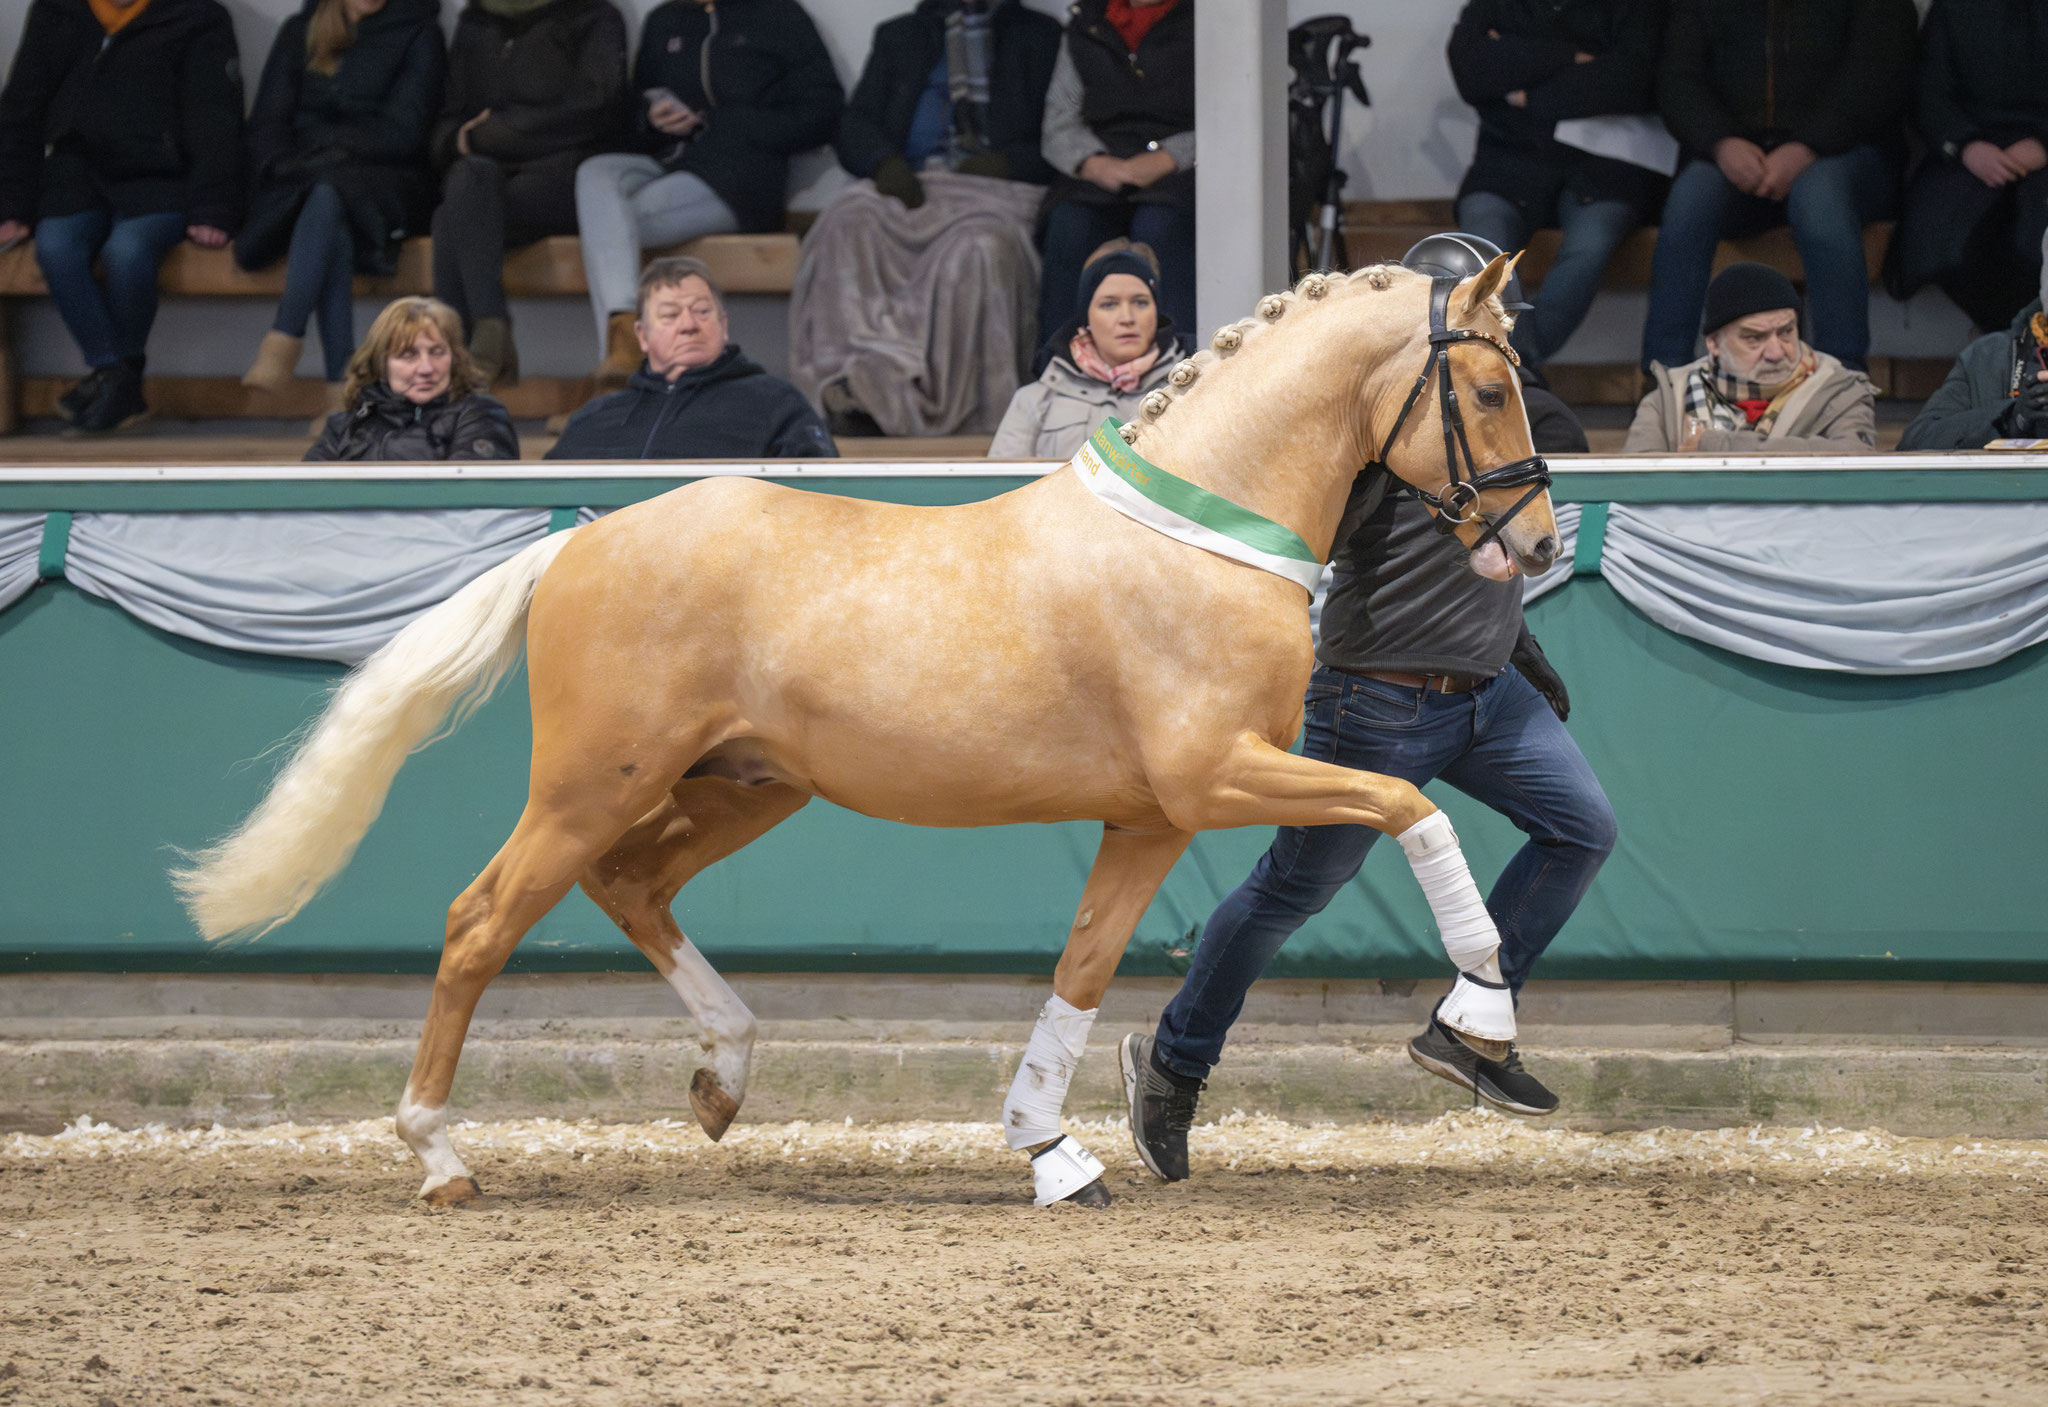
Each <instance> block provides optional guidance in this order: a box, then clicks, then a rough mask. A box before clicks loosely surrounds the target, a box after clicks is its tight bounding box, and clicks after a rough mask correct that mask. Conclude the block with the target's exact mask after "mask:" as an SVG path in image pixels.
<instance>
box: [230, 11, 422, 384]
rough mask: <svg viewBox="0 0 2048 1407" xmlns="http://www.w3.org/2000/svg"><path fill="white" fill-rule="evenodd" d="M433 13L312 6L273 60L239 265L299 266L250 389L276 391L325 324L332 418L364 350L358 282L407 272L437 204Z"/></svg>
mask: <svg viewBox="0 0 2048 1407" xmlns="http://www.w3.org/2000/svg"><path fill="white" fill-rule="evenodd" d="M439 14H440V6H439V4H438V0H306V4H305V7H304V8H303V9H302V10H301V11H300V12H299V13H298V14H296V15H293V16H292V17H291V18H290V19H287V20H286V21H285V22H284V24H283V25H282V26H280V27H279V29H278V31H277V39H276V41H275V42H274V43H273V44H272V45H271V46H270V60H269V62H267V63H266V64H264V66H263V79H262V81H261V82H260V83H258V84H257V86H256V106H255V108H254V109H253V110H251V112H250V114H249V168H250V172H251V174H252V175H253V177H254V181H255V189H254V193H253V194H252V196H251V197H250V201H249V217H248V219H247V220H245V221H244V222H243V224H242V228H241V230H240V232H239V233H237V234H236V236H235V262H236V263H238V264H240V265H241V266H242V267H243V268H245V269H260V268H263V267H265V266H266V265H269V264H273V263H275V262H277V260H278V259H280V258H283V257H285V255H286V253H287V251H289V254H290V262H289V263H287V264H286V266H285V285H284V297H283V299H282V300H280V301H279V303H278V305H277V318H276V320H275V321H274V322H272V324H271V328H270V331H268V332H266V333H264V334H263V343H262V345H261V346H260V347H258V348H257V351H256V361H255V364H254V365H252V366H251V367H250V368H249V373H248V375H246V376H244V377H243V378H242V384H243V385H244V386H248V387H252V388H254V389H256V390H260V391H279V390H283V389H284V388H285V387H286V386H287V385H289V384H290V382H291V380H292V377H293V375H294V374H295V373H296V371H297V368H298V365H299V348H300V346H301V344H302V343H303V341H304V339H305V336H306V324H307V323H308V322H309V321H310V320H311V319H312V317H313V315H314V314H315V313H316V312H317V313H318V314H319V316H320V348H321V352H322V355H323V362H324V365H323V370H324V371H325V373H326V378H327V390H328V399H329V401H330V404H329V405H328V407H327V408H328V409H329V410H330V411H334V410H339V409H341V395H342V381H343V378H345V377H346V376H347V375H348V364H349V357H350V354H351V353H352V352H353V351H354V350H355V296H354V293H353V291H352V289H351V276H352V275H353V274H355V273H356V272H358V271H360V272H362V273H366V274H381V275H390V274H393V273H396V272H397V271H398V246H399V243H400V242H401V241H402V240H404V239H405V237H406V236H407V235H408V234H409V233H411V232H412V231H415V230H419V229H423V228H425V226H426V220H427V215H428V212H429V211H431V210H432V209H433V204H434V175H433V171H432V169H431V168H430V167H429V166H428V165H427V128H428V127H429V125H430V124H431V123H432V121H433V117H434V114H435V113H436V112H438V111H439V110H440V107H441V80H442V78H443V76H444V74H445V71H446V69H447V57H446V55H445V54H444V53H443V52H442V48H441V28H440V23H439Z"/></svg>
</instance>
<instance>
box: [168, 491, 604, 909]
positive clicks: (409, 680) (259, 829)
mask: <svg viewBox="0 0 2048 1407" xmlns="http://www.w3.org/2000/svg"><path fill="white" fill-rule="evenodd" d="M573 533H574V530H573V529H571V530H570V531H568V532H558V533H553V534H550V535H549V536H548V537H546V538H544V539H542V540H541V541H540V542H537V543H535V544H534V545H533V546H531V547H529V548H527V549H526V550H525V551H524V552H521V553H520V554H519V555H518V556H516V557H514V558H513V559H512V560H511V561H509V562H505V563H503V564H501V565H499V566H497V567H494V568H492V569H491V570H490V571H488V572H485V573H484V574H483V575H482V576H480V577H478V578H477V579H476V580H475V581H472V582H471V583H469V585H467V586H465V587H463V588H462V590H460V591H458V592H456V593H455V594H454V595H453V596H451V597H449V598H448V599H447V600H446V601H444V602H442V603H441V604H440V605H438V606H436V607H434V608H433V609H432V610H430V611H428V612H427V613H426V614H425V615H423V616H421V617H420V618H419V619H418V620H415V621H414V622H413V623H412V624H410V625H408V626H406V627H405V629H403V630H401V631H399V632H398V634H397V635H396V636H394V637H393V638H392V640H391V641H390V643H388V644H387V645H385V646H384V648H383V649H381V650H379V651H377V653H376V654H374V655H371V656H370V657H369V658H368V659H366V660H364V661H363V662H362V663H361V664H360V665H357V666H356V668H355V669H354V671H352V672H351V673H350V674H349V676H348V677H347V678H346V679H344V680H342V682H341V684H340V686H339V687H338V688H337V689H336V690H335V691H334V696H333V698H332V699H331V700H330V701H329V703H328V705H327V709H326V711H325V712H323V713H322V714H321V715H320V717H319V718H318V719H317V720H315V721H314V723H313V724H312V726H311V727H310V728H309V729H307V730H306V731H305V733H304V734H303V735H302V736H301V737H300V738H299V740H298V741H297V743H296V745H295V746H294V747H293V749H292V753H291V756H290V758H289V759H288V760H287V761H286V762H285V764H284V767H283V768H282V769H281V770H280V771H279V772H278V775H277V779H276V780H275V781H274V782H272V783H271V786H270V791H269V793H268V794H266V795H265V796H264V798H263V800H262V801H261V802H259V803H258V804H257V807H256V809H255V810H254V811H252V812H250V813H249V815H248V817H247V818H246V819H245V820H243V822H242V824H241V825H239V826H237V827H236V828H235V830H234V831H233V832H232V833H231V834H229V835H228V836H226V837H225V838H224V839H222V840H221V841H219V842H218V843H217V844H214V845H211V846H208V847H207V848H206V849H204V850H201V851H199V852H198V853H197V854H194V855H190V856H188V857H186V858H187V861H188V863H186V864H184V865H182V866H180V867H178V868H176V869H174V870H172V871H171V883H172V885H173V887H175V888H176V890H177V891H178V898H179V900H180V901H181V902H182V903H183V904H184V905H185V911H186V912H187V913H189V914H190V915H191V916H192V921H193V923H194V924H195V925H197V926H198V929H199V931H200V933H201V934H203V935H204V936H205V937H206V939H207V940H208V941H209V942H219V941H221V940H224V939H231V938H258V937H261V936H262V935H263V934H265V933H268V932H269V931H270V930H271V929H273V928H275V927H277V926H278V925H279V924H281V923H284V922H286V921H287V920H289V919H290V918H291V917H292V916H293V915H294V914H296V913H298V911H299V910H300V909H301V908H303V907H305V905H306V902H307V901H308V900H310V899H311V898H312V897H313V896H314V895H315V894H317V893H319V892H320V890H321V888H322V886H324V885H325V884H326V883H327V882H328V881H329V880H331V879H333V878H334V877H335V876H336V875H338V874H340V873H341V871H342V870H343V868H345V867H346V866H347V864H348V862H349V858H350V857H351V856H352V855H354V854H355V850H356V846H357V844H358V843H360V842H361V840H362V838H363V836H364V834H365V833H366V832H367V831H368V830H369V829H370V823H371V822H372V821H375V820H376V819H377V813H378V812H379V811H381V810H383V809H384V798H385V795H386V794H387V793H388V792H389V791H390V790H391V781H392V778H394V777H396V776H397V775H398V769H399V767H400V766H402V765H403V764H404V762H405V759H406V756H407V754H409V753H413V752H417V751H418V750H419V749H421V748H423V747H425V746H426V745H427V744H429V743H432V742H435V741H438V740H439V739H441V738H444V737H446V736H448V734H450V733H452V732H454V731H455V730H456V729H457V728H459V727H461V726H462V723H463V721H464V720H465V719H467V718H468V717H469V715H470V714H472V713H474V712H475V711H476V710H477V709H478V708H479V707H481V706H482V704H483V702H484V700H486V699H488V698H489V697H490V696H491V691H492V690H493V689H495V688H496V687H497V686H498V683H499V681H500V680H502V679H503V678H504V677H505V675H506V674H507V673H508V672H509V671H510V670H511V668H512V666H513V664H514V663H515V662H516V661H517V660H518V658H519V651H520V648H521V646H522V645H523V644H524V643H525V639H526V612H527V607H528V606H529V604H530V603H531V602H532V600H533V591H534V587H535V585H536V584H538V582H539V581H540V578H541V574H542V573H544V572H545V571H547V569H548V567H549V566H550V565H552V564H553V562H554V560H555V556H556V554H557V553H559V552H560V551H561V550H562V547H563V545H564V544H565V543H566V542H567V541H568V539H569V538H570V537H571V536H572V535H573Z"/></svg>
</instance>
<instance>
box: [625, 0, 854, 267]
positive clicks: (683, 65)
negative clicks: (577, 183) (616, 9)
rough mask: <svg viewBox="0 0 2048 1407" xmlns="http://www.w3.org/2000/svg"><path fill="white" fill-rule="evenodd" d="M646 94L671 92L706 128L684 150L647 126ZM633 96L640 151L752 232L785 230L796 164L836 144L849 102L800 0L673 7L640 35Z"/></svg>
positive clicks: (652, 18)
mask: <svg viewBox="0 0 2048 1407" xmlns="http://www.w3.org/2000/svg"><path fill="white" fill-rule="evenodd" d="M649 88H667V89H668V90H669V91H670V92H672V93H674V94H675V95H676V96H677V97H678V98H680V99H682V101H683V104H684V105H685V106H687V107H688V108H690V109H691V110H692V111H693V112H701V113H703V114H704V115H705V118H706V121H705V124H704V126H702V127H700V128H698V129H697V131H696V132H695V133H694V134H693V135H692V136H690V137H689V138H688V139H687V140H685V141H683V142H680V143H679V142H678V141H677V140H676V139H675V138H674V137H671V136H668V135H667V134H666V133H662V132H657V131H655V130H654V129H653V128H652V127H649V126H648V125H647V100H646V94H647V90H648V89H649ZM633 93H634V99H633V100H634V102H635V103H636V104H637V105H638V109H639V114H640V115H639V119H638V127H637V131H638V137H637V139H636V140H637V141H638V143H639V145H640V147H641V149H642V150H644V151H647V152H648V153H650V154H651V155H653V156H654V157H655V158H656V159H657V160H658V161H660V162H661V163H662V165H663V166H665V167H667V168H668V169H669V170H671V171H688V172H689V173H690V174H691V175H693V176H696V177H698V178H699V179H700V180H702V181H703V182H704V184H705V185H707V186H709V187H711V189H712V190H714V191H716V192H717V193H718V198H719V199H720V200H722V201H724V202H725V203H726V204H727V205H729V206H731V207H732V213H733V214H735V215H737V216H738V217H739V222H740V228H741V229H742V230H744V231H747V232H750V233H752V232H758V231H761V230H779V229H781V228H782V219H783V200H784V196H785V194H786V192H787V189H788V186H789V159H790V157H792V156H794V155H796V154H797V153H798V152H801V151H809V150H810V149H811V148H812V147H821V146H824V145H825V144H826V143H827V142H829V141H831V140H832V134H833V132H834V131H836V130H837V129H838V126H839V110H840V106H841V104H842V101H843V99H844V97H845V92H844V90H843V89H841V88H840V86H839V71H838V70H837V69H836V68H834V67H833V66H832V56H831V55H830V54H829V53H827V52H826V51H825V41H824V40H822V39H820V38H819V37H818V29H817V26H816V25H814V24H812V23H811V17H810V16H809V15H807V14H805V13H804V7H803V6H802V5H799V4H798V3H797V2H796V0H719V3H718V4H717V5H716V6H714V7H713V8H711V9H706V8H705V7H704V6H702V5H700V4H698V3H697V0H669V3H668V4H666V5H662V6H660V7H659V8H657V9H656V10H654V11H653V12H652V13H651V14H649V15H648V16H647V27H646V28H645V29H644V30H642V31H641V35H640V56H639V58H637V59H636V60H635V61H634V63H633Z"/></svg>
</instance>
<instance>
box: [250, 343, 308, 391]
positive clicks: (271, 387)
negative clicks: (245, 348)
mask: <svg viewBox="0 0 2048 1407" xmlns="http://www.w3.org/2000/svg"><path fill="white" fill-rule="evenodd" d="M303 345H305V339H304V338H303V337H293V336H292V335H291V334H290V333H286V332H279V331H278V330H277V329H276V328H272V329H271V330H270V331H268V332H266V333H264V334H263V342H262V344H261V345H260V346H258V347H257V348H256V360H255V361H254V362H253V363H252V364H251V365H250V367H249V370H248V372H247V373H246V374H244V375H243V377H242V384H243V385H244V386H247V387H248V388H249V389H250V390H252V391H282V390H283V389H284V388H285V387H287V386H289V385H291V384H292V376H293V374H294V373H295V372H297V371H298V369H299V348H300V347H302V346H303Z"/></svg>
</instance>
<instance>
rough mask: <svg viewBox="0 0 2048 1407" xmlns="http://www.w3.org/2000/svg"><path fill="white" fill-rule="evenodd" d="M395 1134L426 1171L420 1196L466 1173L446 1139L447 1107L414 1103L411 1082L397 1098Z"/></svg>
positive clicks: (466, 1174) (452, 1146)
mask: <svg viewBox="0 0 2048 1407" xmlns="http://www.w3.org/2000/svg"><path fill="white" fill-rule="evenodd" d="M398 1136H399V1137H400V1138H402V1139H404V1140H405V1141H406V1143H407V1145H408V1146H410V1147H411V1149H412V1151H413V1152H415V1153H417V1154H418V1155H419V1159H420V1163H421V1164H422V1165H423V1166H424V1167H425V1168H426V1170H427V1180H426V1182H425V1184H424V1185H422V1186H421V1188H420V1195H421V1196H422V1197H424V1196H426V1195H427V1194H428V1193H429V1192H432V1191H434V1190H435V1189H436V1188H439V1187H445V1186H447V1185H448V1184H449V1183H451V1182H454V1181H456V1180H457V1179H459V1178H465V1177H468V1176H469V1169H468V1168H466V1167H464V1166H463V1163H462V1159H461V1158H459V1157H457V1156H456V1155H455V1145H454V1144H453V1143H452V1142H450V1141H449V1138H448V1110H447V1109H446V1107H443V1108H439V1109H430V1108H428V1107H427V1106H426V1105H424V1104H420V1103H417V1102H415V1101H414V1099H413V1097H412V1086H411V1085H410V1084H408V1085H407V1086H406V1087H405V1095H404V1097H403V1098H401V1099H400V1100H399V1101H398Z"/></svg>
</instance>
